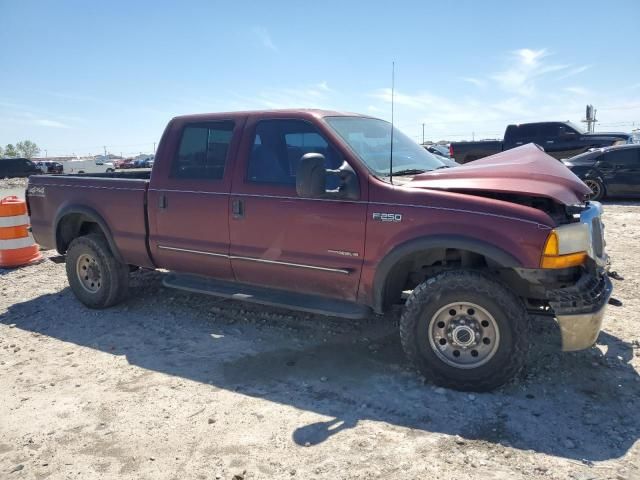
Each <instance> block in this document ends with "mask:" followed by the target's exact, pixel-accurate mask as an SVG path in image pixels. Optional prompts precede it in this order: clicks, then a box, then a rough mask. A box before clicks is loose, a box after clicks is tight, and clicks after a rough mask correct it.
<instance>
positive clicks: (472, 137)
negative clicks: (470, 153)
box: [471, 132, 476, 142]
mask: <svg viewBox="0 0 640 480" xmlns="http://www.w3.org/2000/svg"><path fill="white" fill-rule="evenodd" d="M475 140H476V132H471V141H474V142H475Z"/></svg>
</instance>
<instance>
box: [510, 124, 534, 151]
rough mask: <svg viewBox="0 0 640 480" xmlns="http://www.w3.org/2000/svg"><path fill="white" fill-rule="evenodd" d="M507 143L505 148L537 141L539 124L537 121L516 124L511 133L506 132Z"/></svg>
mask: <svg viewBox="0 0 640 480" xmlns="http://www.w3.org/2000/svg"><path fill="white" fill-rule="evenodd" d="M504 141H505V145H504V149H505V150H507V149H509V148H514V147H519V146H520V145H526V144H527V143H531V142H533V143H536V142H538V141H539V138H538V125H537V124H535V123H530V124H524V125H516V126H515V127H513V129H512V131H511V132H510V135H507V134H506V133H505V139H504Z"/></svg>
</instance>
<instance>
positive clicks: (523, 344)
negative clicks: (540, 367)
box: [400, 271, 529, 391]
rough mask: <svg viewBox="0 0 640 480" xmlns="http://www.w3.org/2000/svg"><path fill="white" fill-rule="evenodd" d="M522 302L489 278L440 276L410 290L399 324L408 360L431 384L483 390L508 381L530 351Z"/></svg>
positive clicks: (457, 274)
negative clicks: (411, 291)
mask: <svg viewBox="0 0 640 480" xmlns="http://www.w3.org/2000/svg"><path fill="white" fill-rule="evenodd" d="M528 330H529V324H528V318H527V313H526V310H525V307H524V304H523V303H522V301H521V300H520V299H519V298H518V297H516V296H515V295H514V294H513V293H512V292H511V291H510V290H509V289H508V288H506V287H505V286H504V285H502V284H501V283H499V282H497V281H496V280H494V279H492V278H491V277H489V276H486V275H483V274H481V273H478V272H471V271H451V272H444V273H441V274H440V275H437V276H435V277H433V278H430V279H429V280H427V281H426V282H424V283H422V284H420V285H419V286H418V287H416V289H415V290H414V291H413V293H412V294H411V296H410V297H409V299H408V300H407V304H406V306H405V310H404V312H403V314H402V317H401V320H400V339H401V341H402V346H403V348H404V351H405V353H406V355H407V357H408V358H409V359H410V360H411V361H412V362H413V363H414V365H415V366H416V367H417V368H418V370H419V371H420V372H421V373H422V374H423V375H424V376H425V377H426V378H427V379H429V380H431V381H433V382H434V383H436V384H438V385H442V386H445V387H450V388H454V389H457V390H472V391H487V390H492V389H494V388H496V387H498V386H500V385H502V384H504V383H506V382H508V381H509V380H511V379H512V378H513V377H514V376H515V375H516V374H517V373H518V371H519V370H520V369H521V368H522V366H523V364H524V361H525V359H526V356H527V351H528V347H529V338H528Z"/></svg>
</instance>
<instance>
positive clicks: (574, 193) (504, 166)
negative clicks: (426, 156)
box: [405, 143, 591, 205]
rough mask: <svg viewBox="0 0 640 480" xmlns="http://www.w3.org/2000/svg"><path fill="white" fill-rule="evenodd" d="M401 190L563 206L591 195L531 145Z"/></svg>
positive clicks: (428, 175) (425, 176) (414, 182)
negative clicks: (502, 196) (512, 197)
mask: <svg viewBox="0 0 640 480" xmlns="http://www.w3.org/2000/svg"><path fill="white" fill-rule="evenodd" d="M405 186H406V187H413V188H429V189H438V190H450V191H457V192H468V193H470V194H473V192H474V191H485V192H487V191H488V192H501V193H513V194H521V195H531V196H537V197H548V198H551V199H553V200H555V201H556V202H559V203H563V204H565V205H573V204H577V203H582V202H583V201H584V199H585V195H587V194H589V193H590V192H591V190H589V187H587V186H586V185H585V184H584V183H582V181H581V180H580V179H579V178H578V177H576V176H575V175H574V174H573V173H572V172H571V170H569V169H568V168H567V167H565V166H564V165H563V164H562V162H559V161H558V160H556V159H555V158H553V157H551V156H550V155H547V154H546V153H545V152H544V151H542V150H541V149H540V148H539V147H538V146H536V145H534V144H533V143H529V144H527V145H523V146H521V147H517V148H513V149H511V150H507V151H504V152H501V153H498V154H496V155H491V156H489V157H485V158H482V159H480V160H475V161H473V162H471V163H467V164H465V165H461V166H459V167H454V168H448V169H442V170H434V171H432V172H425V173H422V174H420V175H416V176H415V177H413V180H412V181H411V182H409V183H406V184H405Z"/></svg>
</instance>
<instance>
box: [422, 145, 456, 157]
mask: <svg viewBox="0 0 640 480" xmlns="http://www.w3.org/2000/svg"><path fill="white" fill-rule="evenodd" d="M423 147H424V149H425V150H426V151H427V152H429V153H433V154H434V155H439V156H441V157H444V158H451V156H450V154H449V147H448V146H446V145H437V144H433V145H423Z"/></svg>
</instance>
